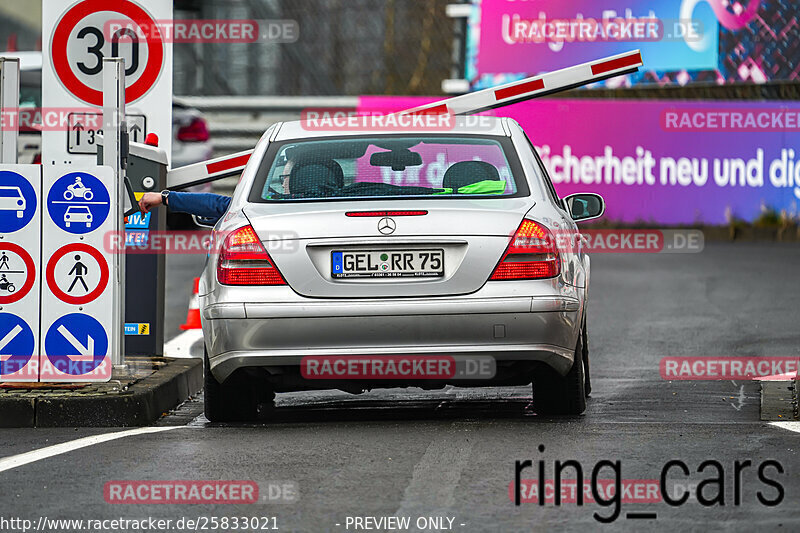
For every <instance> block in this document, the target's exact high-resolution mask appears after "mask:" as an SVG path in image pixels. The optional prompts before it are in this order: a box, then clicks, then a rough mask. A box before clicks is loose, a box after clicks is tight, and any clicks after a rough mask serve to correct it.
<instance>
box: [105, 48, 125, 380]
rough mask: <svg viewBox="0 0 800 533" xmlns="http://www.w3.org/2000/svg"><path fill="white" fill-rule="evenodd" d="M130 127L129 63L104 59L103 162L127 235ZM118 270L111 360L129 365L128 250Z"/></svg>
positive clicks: (120, 228)
mask: <svg viewBox="0 0 800 533" xmlns="http://www.w3.org/2000/svg"><path fill="white" fill-rule="evenodd" d="M127 137H128V128H127V125H126V123H125V63H124V61H123V60H122V58H116V57H115V58H104V59H103V165H106V166H110V167H111V168H113V169H114V185H113V187H112V194H114V195H115V197H116V199H117V213H114V214H113V216H114V232H115V234H116V235H125V233H124V232H125V223H124V212H125V164H126V161H125V160H123V158H127V153H128V145H127V142H128V138H127ZM112 262H113V265H112V268H113V269H114V272H115V273H116V279H115V283H114V287H113V295H114V298H113V299H114V304H113V305H114V308H113V310H112V324H113V327H112V331H111V346H110V348H111V364H112V365H114V366H116V367H119V366H124V365H125V337H124V323H125V254H121V253H116V254H113V259H112Z"/></svg>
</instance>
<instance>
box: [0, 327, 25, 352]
mask: <svg viewBox="0 0 800 533" xmlns="http://www.w3.org/2000/svg"><path fill="white" fill-rule="evenodd" d="M21 331H22V326H20V325H19V324H17V325H16V326H14V327H13V328H11V331H9V332H8V333H6V336H5V337H3V338H2V340H0V350H2V349H3V348H5V347H6V346H7V345H8V343H9V342H11V341H13V340H14V337H16V336H17V335H19V334H20V332H21Z"/></svg>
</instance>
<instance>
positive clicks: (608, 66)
mask: <svg viewBox="0 0 800 533" xmlns="http://www.w3.org/2000/svg"><path fill="white" fill-rule="evenodd" d="M642 65H643V63H642V54H641V52H640V51H639V50H633V51H631V52H626V53H624V54H618V55H615V56H610V57H606V58H603V59H598V60H597V61H590V62H589V63H584V64H582V65H576V66H574V67H568V68H565V69H561V70H556V71H555V72H549V73H547V74H540V75H539V76H533V77H530V78H525V79H524V80H519V81H514V82H511V83H507V84H505V85H499V86H497V87H491V88H489V89H483V90H481V91H476V92H474V93H468V94H464V95H461V96H456V97H454V98H448V99H447V100H441V101H439V102H432V103H430V104H426V105H422V106H419V107H415V108H413V109H407V110H405V111H400V112H398V113H397V114H398V115H443V114H446V113H452V114H454V115H469V114H471V113H479V112H481V111H486V110H487V109H495V108H497V107H503V106H507V105H509V104H514V103H516V102H522V101H523V100H530V99H531V98H538V97H540V96H545V95H548V94H553V93H557V92H561V91H566V90H568V89H573V88H575V87H580V86H581V85H586V84H589V83H594V82H596V81H602V80H605V79H608V78H613V77H614V76H620V75H622V74H629V73H631V72H636V71H637V70H638V69H639V67H641V66H642Z"/></svg>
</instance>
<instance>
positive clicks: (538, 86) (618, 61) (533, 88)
mask: <svg viewBox="0 0 800 533" xmlns="http://www.w3.org/2000/svg"><path fill="white" fill-rule="evenodd" d="M642 65H643V63H642V54H641V52H640V51H639V50H633V51H632V52H626V53H624V54H618V55H615V56H610V57H606V58H603V59H598V60H597V61H590V62H589V63H584V64H582V65H576V66H574V67H568V68H565V69H561V70H557V71H555V72H550V73H547V74H541V75H539V76H533V77H531V78H525V79H524V80H519V81H515V82H512V83H507V84H505V85H500V86H497V87H492V88H490V89H484V90H482V91H477V92H474V93H469V94H464V95H462V96H456V97H454V98H448V99H447V100H441V101H439V102H433V103H430V104H427V105H423V106H419V107H415V108H413V109H407V110H405V111H400V112H399V113H397V114H399V115H407V114H432V115H441V114H445V113H453V114H455V115H468V114H471V113H479V112H481V111H485V110H487V109H495V108H498V107H503V106H507V105H510V104H513V103H516V102H522V101H523V100H530V99H531V98H538V97H540V96H544V95H547V94H553V93H557V92H561V91H566V90H568V89H572V88H575V87H580V86H581V85H586V84H588V83H594V82H596V81H601V80H605V79H608V78H613V77H614V76H620V75H622V74H629V73H631V72H636V71H637V70H638V69H639V67H641V66H642ZM252 154H253V150H247V151H245V152H239V153H237V154H233V155H228V156H225V157H218V158H217V159H211V160H210V161H203V162H202V163H195V164H193V165H187V166H185V167H180V168H176V169H173V170H170V171H169V172H168V173H167V187H168V188H170V189H183V188H185V187H191V186H192V185H198V184H201V183H206V182H209V181H214V180H217V179H220V178H227V177H229V176H236V175H237V174H240V173H241V172H242V170H244V167H245V165H246V164H247V161H248V160H249V159H250V156H251V155H252Z"/></svg>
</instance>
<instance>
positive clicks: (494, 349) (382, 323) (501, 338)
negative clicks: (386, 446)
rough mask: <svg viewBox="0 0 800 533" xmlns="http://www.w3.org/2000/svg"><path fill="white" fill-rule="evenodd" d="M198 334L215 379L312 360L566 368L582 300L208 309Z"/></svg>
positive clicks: (247, 305)
mask: <svg viewBox="0 0 800 533" xmlns="http://www.w3.org/2000/svg"><path fill="white" fill-rule="evenodd" d="M205 300H206V299H205V298H203V299H201V308H202V309H203V314H202V316H203V332H204V337H205V340H206V344H207V348H208V354H209V360H210V363H211V369H212V372H213V374H214V376H215V377H216V378H217V379H218V380H220V381H224V380H225V379H226V378H227V377H228V376H229V375H230V374H231V373H232V372H234V371H235V370H237V369H239V368H243V367H270V366H282V365H299V364H300V362H301V360H302V358H303V357H306V356H320V355H371V356H381V355H449V356H453V357H454V358H456V359H458V358H461V357H470V356H478V355H480V356H491V357H494V358H495V359H496V360H498V361H513V360H525V361H541V362H544V363H546V364H548V365H550V366H551V367H553V368H554V369H555V370H557V371H559V372H561V373H566V372H567V371H568V370H569V368H570V367H571V365H572V359H573V353H574V347H575V343H576V342H577V335H578V330H579V323H580V315H581V312H582V304H583V294H582V291H580V292H576V293H575V294H574V295H570V296H563V295H561V296H559V295H546V296H533V297H531V296H512V297H492V298H480V297H472V298H464V297H454V298H428V299H416V298H411V299H403V300H305V299H304V300H303V301H295V302H277V303H260V302H243V303H228V302H225V303H208V302H205Z"/></svg>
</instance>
